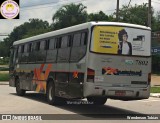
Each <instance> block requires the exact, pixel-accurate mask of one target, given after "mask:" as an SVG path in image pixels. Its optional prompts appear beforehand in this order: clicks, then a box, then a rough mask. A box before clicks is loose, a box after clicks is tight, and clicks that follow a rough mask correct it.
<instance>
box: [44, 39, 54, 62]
mask: <svg viewBox="0 0 160 123" xmlns="http://www.w3.org/2000/svg"><path fill="white" fill-rule="evenodd" d="M46 49H48V50H47V53H46V54H47V55H46V62H48V63H51V62H56V59H57V49H56V38H51V39H48V41H46Z"/></svg>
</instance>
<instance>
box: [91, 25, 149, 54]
mask: <svg viewBox="0 0 160 123" xmlns="http://www.w3.org/2000/svg"><path fill="white" fill-rule="evenodd" d="M150 46H151V31H150V30H147V29H143V28H142V29H140V28H133V27H121V26H95V27H94V28H93V32H92V41H91V51H92V52H95V53H107V54H118V55H130V56H131V55H135V56H150V55H151V49H150Z"/></svg>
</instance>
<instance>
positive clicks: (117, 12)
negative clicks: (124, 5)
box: [116, 0, 119, 22]
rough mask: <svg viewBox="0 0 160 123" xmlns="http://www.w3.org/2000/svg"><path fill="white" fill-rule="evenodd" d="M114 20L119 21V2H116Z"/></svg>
mask: <svg viewBox="0 0 160 123" xmlns="http://www.w3.org/2000/svg"><path fill="white" fill-rule="evenodd" d="M116 20H117V22H118V21H119V0H117V9H116Z"/></svg>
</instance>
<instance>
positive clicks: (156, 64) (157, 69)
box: [152, 54, 160, 74]
mask: <svg viewBox="0 0 160 123" xmlns="http://www.w3.org/2000/svg"><path fill="white" fill-rule="evenodd" d="M152 73H154V74H159V73H160V55H158V54H157V55H152Z"/></svg>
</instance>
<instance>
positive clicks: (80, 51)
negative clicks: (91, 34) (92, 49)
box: [70, 31, 87, 62]
mask: <svg viewBox="0 0 160 123" xmlns="http://www.w3.org/2000/svg"><path fill="white" fill-rule="evenodd" d="M86 45H87V32H86V31H84V32H79V33H76V34H74V36H73V45H72V49H71V56H70V62H78V61H79V60H80V59H81V58H83V57H84V56H85V53H86V49H87V47H86Z"/></svg>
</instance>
